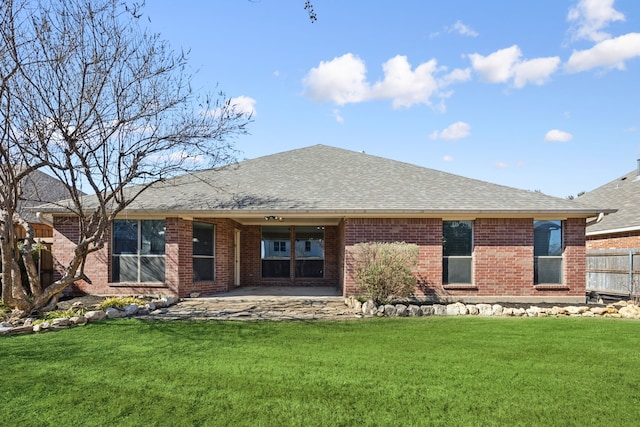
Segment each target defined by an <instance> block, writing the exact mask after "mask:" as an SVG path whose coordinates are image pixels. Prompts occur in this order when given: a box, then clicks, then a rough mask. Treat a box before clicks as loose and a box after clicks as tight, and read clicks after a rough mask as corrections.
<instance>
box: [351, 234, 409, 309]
mask: <svg viewBox="0 0 640 427" xmlns="http://www.w3.org/2000/svg"><path fill="white" fill-rule="evenodd" d="M417 265H418V245H415V244H410V243H405V242H394V243H381V242H366V243H358V244H357V245H355V253H354V267H355V281H356V285H357V286H358V290H359V292H361V293H362V295H363V296H365V297H366V298H367V299H372V300H373V301H375V302H376V303H377V304H382V303H386V302H389V301H390V300H391V299H393V298H404V297H408V296H410V295H411V294H413V291H414V290H415V287H416V283H417V279H416V276H415V274H414V270H415V268H416V266H417Z"/></svg>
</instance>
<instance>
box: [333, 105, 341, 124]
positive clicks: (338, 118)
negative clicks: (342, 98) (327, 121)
mask: <svg viewBox="0 0 640 427" xmlns="http://www.w3.org/2000/svg"><path fill="white" fill-rule="evenodd" d="M332 113H333V118H334V119H336V122H338V123H344V117H343V116H342V113H340V110H338V109H337V108H336V109H334V110H333V111H332Z"/></svg>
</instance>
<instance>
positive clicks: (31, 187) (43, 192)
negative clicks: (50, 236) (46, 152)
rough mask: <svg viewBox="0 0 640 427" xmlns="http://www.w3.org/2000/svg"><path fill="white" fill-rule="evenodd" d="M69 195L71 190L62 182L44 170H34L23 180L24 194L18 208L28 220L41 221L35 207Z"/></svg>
mask: <svg viewBox="0 0 640 427" xmlns="http://www.w3.org/2000/svg"><path fill="white" fill-rule="evenodd" d="M68 197H70V195H69V191H68V190H67V188H66V187H65V186H64V185H63V184H62V182H60V181H59V180H58V179H56V178H54V177H52V176H50V175H47V174H46V173H44V172H41V171H39V170H34V171H33V172H31V173H29V175H27V177H26V178H25V179H24V180H23V181H22V196H21V197H20V200H19V201H18V203H19V205H18V209H19V210H20V211H21V212H22V215H23V216H24V218H25V219H26V220H27V221H29V222H32V223H39V222H40V220H39V219H38V218H37V217H36V215H35V212H34V209H33V208H34V207H36V206H39V205H42V204H43V203H45V202H57V201H59V200H64V199H67V198H68Z"/></svg>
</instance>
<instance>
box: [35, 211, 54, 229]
mask: <svg viewBox="0 0 640 427" xmlns="http://www.w3.org/2000/svg"><path fill="white" fill-rule="evenodd" d="M36 218H38V221H40V222H41V223H43V224H44V225H47V226H49V227H51V228H53V221H51V220H50V219H48V218H45V217H44V215H43V214H42V212H40V211H38V212H36Z"/></svg>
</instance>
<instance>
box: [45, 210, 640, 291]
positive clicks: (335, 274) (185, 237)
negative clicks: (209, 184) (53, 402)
mask: <svg viewBox="0 0 640 427" xmlns="http://www.w3.org/2000/svg"><path fill="white" fill-rule="evenodd" d="M194 220H195V221H202V222H208V223H211V224H214V225H215V269H216V271H215V280H213V281H207V282H195V283H194V282H193V267H192V221H191V220H187V219H181V218H167V219H166V247H165V249H166V258H165V260H166V270H165V283H162V284H144V283H142V284H138V283H110V282H109V277H110V271H109V268H110V265H111V262H110V244H109V242H110V238H108V239H107V242H108V244H107V245H106V246H105V248H104V249H102V250H100V251H98V252H95V253H92V254H90V255H89V256H88V258H87V264H86V267H85V273H86V276H87V278H88V280H87V281H80V282H79V283H77V284H76V285H75V286H74V287H73V290H74V291H76V292H84V293H91V294H96V295H131V294H147V295H158V294H174V295H179V296H182V297H185V296H189V295H190V294H191V293H192V292H198V293H200V294H203V295H207V294H215V293H219V292H224V291H227V290H229V289H230V288H232V287H233V286H234V238H235V231H236V230H240V232H241V247H240V256H241V258H240V261H241V263H240V283H241V285H244V286H270V285H272V286H275V285H278V286H341V285H342V288H343V293H344V295H346V296H348V295H356V294H357V289H356V284H355V280H354V277H353V267H352V266H353V254H354V245H356V244H357V243H360V242H367V241H380V242H395V241H404V242H407V243H414V244H416V245H418V247H419V259H418V268H417V277H418V287H417V290H416V293H417V295H423V296H431V297H443V298H469V297H471V298H474V297H485V298H493V299H494V300H495V301H498V300H502V301H505V300H508V299H509V297H541V298H542V297H544V298H548V299H549V300H553V298H554V297H560V298H567V297H573V298H575V299H579V298H580V297H583V296H584V294H585V286H586V285H585V270H586V258H585V244H586V243H585V242H586V240H585V235H584V230H585V220H584V219H569V220H567V221H564V223H563V224H564V225H563V227H564V228H563V232H564V244H565V247H564V259H563V269H564V270H563V283H562V284H561V285H538V286H536V285H535V284H534V283H533V277H534V271H533V269H534V262H533V219H498V218H494V219H477V220H475V221H474V251H473V283H472V284H468V285H465V286H459V285H443V283H442V220H441V219H439V218H411V219H403V218H346V219H344V220H342V221H341V222H340V223H339V225H338V226H326V227H325V273H324V276H325V277H324V278H295V277H290V278H283V279H263V278H262V277H261V249H260V248H261V240H262V227H261V226H257V225H255V226H254V225H251V226H249V225H247V226H243V225H241V224H238V223H236V222H235V221H233V220H231V219H197V218H196V219H194ZM54 225H55V228H54V232H53V255H54V258H55V261H56V263H57V265H58V268H59V267H60V266H64V265H68V263H69V262H70V260H71V257H72V255H73V249H74V248H75V244H76V242H77V241H78V238H79V228H78V220H77V219H76V218H73V217H68V218H66V217H56V218H54ZM292 239H294V237H293V236H292ZM292 243H295V242H292ZM638 246H640V245H638ZM292 270H295V269H292ZM58 277H59V273H58Z"/></svg>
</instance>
